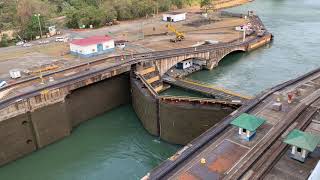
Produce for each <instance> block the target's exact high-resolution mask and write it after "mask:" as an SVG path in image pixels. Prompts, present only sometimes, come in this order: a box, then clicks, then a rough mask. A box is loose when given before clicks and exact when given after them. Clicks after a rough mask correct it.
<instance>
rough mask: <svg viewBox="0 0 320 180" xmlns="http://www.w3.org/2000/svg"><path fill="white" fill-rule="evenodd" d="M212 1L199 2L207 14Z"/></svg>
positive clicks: (202, 0)
mask: <svg viewBox="0 0 320 180" xmlns="http://www.w3.org/2000/svg"><path fill="white" fill-rule="evenodd" d="M211 3H212V0H201V1H200V7H201V8H203V7H204V8H205V11H206V12H208V9H209V6H211Z"/></svg>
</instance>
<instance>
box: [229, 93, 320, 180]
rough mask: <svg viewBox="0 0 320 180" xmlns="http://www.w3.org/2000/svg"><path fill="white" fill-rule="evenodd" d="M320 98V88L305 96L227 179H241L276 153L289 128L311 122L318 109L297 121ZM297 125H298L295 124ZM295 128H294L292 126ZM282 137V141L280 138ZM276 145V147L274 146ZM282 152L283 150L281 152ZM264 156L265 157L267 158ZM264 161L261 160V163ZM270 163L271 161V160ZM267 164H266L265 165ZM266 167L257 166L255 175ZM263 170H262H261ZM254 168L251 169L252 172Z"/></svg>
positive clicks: (303, 125) (234, 168)
mask: <svg viewBox="0 0 320 180" xmlns="http://www.w3.org/2000/svg"><path fill="white" fill-rule="evenodd" d="M319 99H320V89H319V90H317V91H315V92H314V93H312V94H311V95H309V96H308V97H307V98H305V99H304V100H303V101H302V102H301V103H299V104H298V105H297V106H296V107H295V108H294V109H293V110H291V111H290V112H289V113H288V114H287V115H286V116H285V118H284V119H283V120H282V121H280V122H279V123H277V124H275V125H274V126H273V127H272V128H271V130H270V131H269V132H268V134H267V135H266V136H264V138H263V139H262V140H261V141H259V143H258V144H256V145H255V147H254V148H253V149H251V150H250V153H248V154H247V155H246V156H245V158H244V159H246V160H247V161H245V162H243V161H242V162H241V163H239V165H238V166H234V167H233V171H231V172H229V173H228V175H227V176H226V177H225V179H240V178H241V177H243V176H244V175H245V174H246V173H250V172H249V171H250V170H251V168H252V167H253V166H255V165H256V164H255V163H256V162H257V161H259V160H260V161H261V160H262V158H263V157H264V156H266V157H268V155H270V154H272V153H274V152H273V151H272V150H277V147H278V148H279V146H281V144H282V142H281V139H282V138H281V136H283V135H284V134H285V133H286V132H288V129H289V128H290V127H291V126H292V125H294V124H299V125H300V128H301V127H306V124H307V123H310V122H311V120H310V118H311V117H312V116H313V114H314V113H315V112H316V110H314V111H312V112H311V113H309V114H308V115H307V116H308V118H306V120H304V121H300V123H299V122H297V121H298V120H299V119H298V118H299V117H300V115H301V114H302V113H304V112H307V109H308V108H309V107H310V106H311V104H313V103H314V102H315V101H317V100H319ZM295 127H297V125H295ZM291 129H293V128H291ZM279 139H280V142H278V140H279ZM273 146H275V147H273ZM280 153H281V152H280ZM266 157H264V159H266ZM261 163H263V161H262V162H260V164H261ZM269 163H270V162H269ZM271 164H272V162H271V163H270V165H271ZM263 166H265V165H263ZM263 170H264V168H256V175H255V177H257V178H258V177H260V176H261V175H259V174H263V173H262V171H263ZM260 171H261V172H260ZM252 172H253V170H251V173H252Z"/></svg>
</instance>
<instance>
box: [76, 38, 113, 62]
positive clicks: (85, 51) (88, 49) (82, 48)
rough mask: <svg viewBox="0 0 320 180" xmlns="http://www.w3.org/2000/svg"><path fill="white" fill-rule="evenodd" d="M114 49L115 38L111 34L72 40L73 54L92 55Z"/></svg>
mask: <svg viewBox="0 0 320 180" xmlns="http://www.w3.org/2000/svg"><path fill="white" fill-rule="evenodd" d="M113 49H114V40H113V39H112V38H111V37H110V36H92V37H89V38H85V39H77V40H73V41H71V42H70V52H71V54H74V55H78V56H81V57H92V56H96V55H99V54H104V53H107V52H110V51H112V50H113Z"/></svg>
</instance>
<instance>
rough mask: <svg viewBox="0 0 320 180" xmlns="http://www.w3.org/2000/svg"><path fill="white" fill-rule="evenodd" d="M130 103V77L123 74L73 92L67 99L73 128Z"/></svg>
mask: <svg viewBox="0 0 320 180" xmlns="http://www.w3.org/2000/svg"><path fill="white" fill-rule="evenodd" d="M129 102H130V81H129V75H126V74H123V75H119V76H115V77H112V78H109V79H106V80H104V81H100V82H98V83H95V84H93V85H90V86H86V87H84V88H80V89H77V90H75V91H73V92H72V93H71V94H70V95H68V96H67V98H66V104H67V112H68V114H69V116H70V117H69V118H70V120H71V124H72V126H73V127H74V126H77V125H79V124H80V123H81V122H83V121H86V120H88V119H90V118H93V117H95V116H98V115H100V114H102V113H104V112H106V111H108V110H111V109H113V108H115V107H117V106H120V105H123V104H128V103H129Z"/></svg>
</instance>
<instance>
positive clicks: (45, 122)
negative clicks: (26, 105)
mask: <svg viewBox="0 0 320 180" xmlns="http://www.w3.org/2000/svg"><path fill="white" fill-rule="evenodd" d="M30 114H31V116H30V117H31V121H32V123H33V127H34V134H35V138H36V142H37V146H38V148H42V147H44V146H46V145H49V144H51V143H53V142H55V141H57V140H59V139H62V138H64V137H66V136H68V135H70V133H71V129H72V127H71V123H70V119H69V117H68V114H67V112H66V104H65V103H64V102H59V103H56V104H52V105H49V106H46V107H45V108H40V109H36V110H35V111H34V112H32V113H30Z"/></svg>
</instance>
